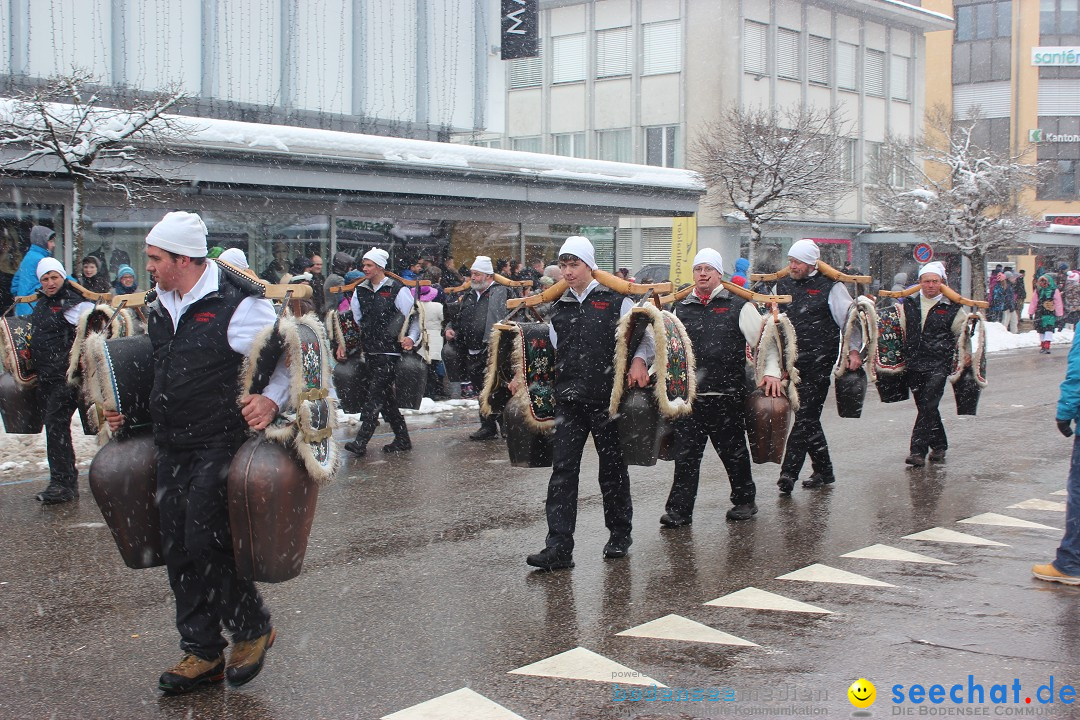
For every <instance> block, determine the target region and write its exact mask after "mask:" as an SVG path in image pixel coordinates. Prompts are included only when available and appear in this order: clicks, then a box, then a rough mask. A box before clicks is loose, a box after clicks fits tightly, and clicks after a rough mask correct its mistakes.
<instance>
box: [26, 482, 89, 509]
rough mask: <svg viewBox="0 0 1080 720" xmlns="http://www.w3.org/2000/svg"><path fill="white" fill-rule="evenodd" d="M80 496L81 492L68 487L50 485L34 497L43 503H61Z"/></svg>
mask: <svg viewBox="0 0 1080 720" xmlns="http://www.w3.org/2000/svg"><path fill="white" fill-rule="evenodd" d="M77 497H79V493H77V492H75V491H74V490H69V489H68V488H64V487H60V486H58V485H50V486H49V487H47V488H45V489H44V490H42V491H41V492H39V493H38V494H37V495H35V496H34V499H35V500H37V501H38V502H39V503H41V504H42V505H60V504H62V503H66V502H71V501H72V500H74V499H75V498H77Z"/></svg>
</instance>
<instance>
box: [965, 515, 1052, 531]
mask: <svg viewBox="0 0 1080 720" xmlns="http://www.w3.org/2000/svg"><path fill="white" fill-rule="evenodd" d="M956 522H959V523H966V524H968V525H999V526H1001V527H1018V528H1032V529H1035V530H1054V531H1056V532H1061V531H1060V530H1058V529H1057V528H1056V527H1050V526H1049V525H1043V524H1042V523H1037V522H1031V521H1030V520H1021V519H1020V518H1014V517H1010V516H1008V515H998V514H997V513H982V514H981V515H973V516H972V517H969V518H964V519H963V520H957V521H956Z"/></svg>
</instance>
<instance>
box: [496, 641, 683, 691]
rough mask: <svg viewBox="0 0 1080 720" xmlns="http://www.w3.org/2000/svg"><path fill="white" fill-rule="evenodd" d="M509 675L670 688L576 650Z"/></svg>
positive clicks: (595, 655)
mask: <svg viewBox="0 0 1080 720" xmlns="http://www.w3.org/2000/svg"><path fill="white" fill-rule="evenodd" d="M509 674H510V675H535V676H537V677H553V678H566V679H568V680H592V681H594V682H604V683H610V682H617V683H619V684H620V685H655V686H656V687H667V685H664V684H663V683H660V682H657V681H656V680H653V679H652V678H651V677H648V676H647V675H643V674H641V673H639V672H637V671H636V670H631V669H630V668H628V667H626V666H625V665H620V664H619V663H617V662H615V661H614V660H609V659H608V658H606V657H604V656H603V655H599V654H597V653H594V652H593V651H592V650H586V649H585V648H583V647H576V648H574V649H573V650H567V651H566V652H562V653H559V654H558V655H552V656H551V657H549V658H544V659H543V660H539V661H537V662H534V663H532V664H531V665H526V666H525V667H519V668H518V669H517V670H511V671H510V672H509Z"/></svg>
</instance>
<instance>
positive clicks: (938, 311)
mask: <svg viewBox="0 0 1080 720" xmlns="http://www.w3.org/2000/svg"><path fill="white" fill-rule="evenodd" d="M948 312H949V311H948V310H946V309H945V308H934V313H935V314H937V315H944V314H946V313H948Z"/></svg>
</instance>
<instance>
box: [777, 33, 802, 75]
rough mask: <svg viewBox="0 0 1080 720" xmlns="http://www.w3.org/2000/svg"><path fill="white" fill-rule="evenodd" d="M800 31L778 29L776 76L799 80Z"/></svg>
mask: <svg viewBox="0 0 1080 720" xmlns="http://www.w3.org/2000/svg"><path fill="white" fill-rule="evenodd" d="M801 64H802V63H800V62H799V31H798V30H788V29H787V28H777V29H776V74H777V76H778V77H782V78H787V79H788V80H798V79H799V67H800V66H801Z"/></svg>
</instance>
